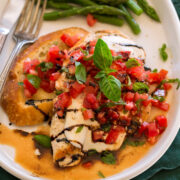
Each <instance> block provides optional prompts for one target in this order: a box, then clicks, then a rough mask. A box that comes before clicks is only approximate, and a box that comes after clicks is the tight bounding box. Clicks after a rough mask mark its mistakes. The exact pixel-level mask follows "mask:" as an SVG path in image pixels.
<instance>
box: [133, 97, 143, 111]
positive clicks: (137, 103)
mask: <svg viewBox="0 0 180 180" xmlns="http://www.w3.org/2000/svg"><path fill="white" fill-rule="evenodd" d="M142 101H143V99H138V100H137V101H136V102H135V104H136V107H137V110H138V112H140V110H141V104H142Z"/></svg>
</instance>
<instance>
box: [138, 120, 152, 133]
mask: <svg viewBox="0 0 180 180" xmlns="http://www.w3.org/2000/svg"><path fill="white" fill-rule="evenodd" d="M148 125H149V123H147V122H143V123H142V124H141V127H140V128H139V130H138V133H139V134H140V135H142V134H143V133H144V132H145V131H146V130H147V127H148Z"/></svg>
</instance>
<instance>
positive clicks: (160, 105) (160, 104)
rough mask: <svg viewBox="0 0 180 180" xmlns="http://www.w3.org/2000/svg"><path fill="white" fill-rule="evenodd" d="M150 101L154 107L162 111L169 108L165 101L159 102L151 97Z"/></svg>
mask: <svg viewBox="0 0 180 180" xmlns="http://www.w3.org/2000/svg"><path fill="white" fill-rule="evenodd" d="M151 102H152V105H153V106H154V107H157V108H159V109H161V110H163V111H168V110H169V104H168V103H166V102H159V101H158V100H155V99H152V100H151Z"/></svg>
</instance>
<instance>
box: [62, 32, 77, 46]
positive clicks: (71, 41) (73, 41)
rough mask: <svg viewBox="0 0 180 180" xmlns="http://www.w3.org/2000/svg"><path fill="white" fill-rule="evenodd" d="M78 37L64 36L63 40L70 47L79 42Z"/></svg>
mask: <svg viewBox="0 0 180 180" xmlns="http://www.w3.org/2000/svg"><path fill="white" fill-rule="evenodd" d="M79 39H80V38H79V37H78V35H74V36H70V35H68V34H66V33H65V34H63V35H62V36H61V40H62V41H63V42H64V43H65V44H66V45H67V46H69V47H72V46H74V45H75V44H76V43H77V42H78V41H79Z"/></svg>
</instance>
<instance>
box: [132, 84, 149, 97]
mask: <svg viewBox="0 0 180 180" xmlns="http://www.w3.org/2000/svg"><path fill="white" fill-rule="evenodd" d="M133 90H134V91H135V92H138V93H140V94H142V93H147V92H148V91H149V86H148V85H147V84H145V83H143V82H135V83H134V84H133Z"/></svg>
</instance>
